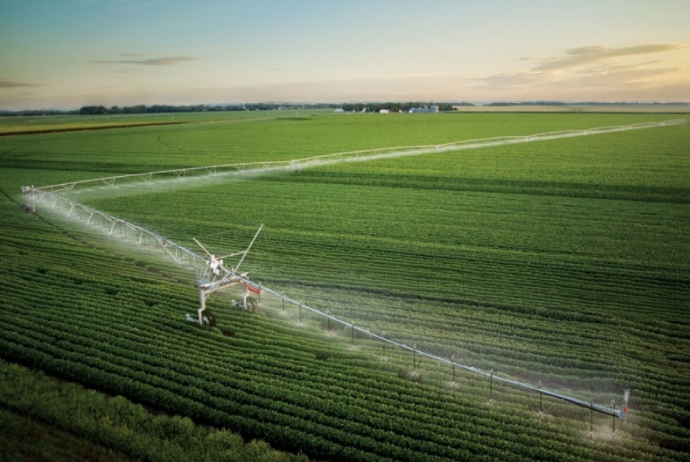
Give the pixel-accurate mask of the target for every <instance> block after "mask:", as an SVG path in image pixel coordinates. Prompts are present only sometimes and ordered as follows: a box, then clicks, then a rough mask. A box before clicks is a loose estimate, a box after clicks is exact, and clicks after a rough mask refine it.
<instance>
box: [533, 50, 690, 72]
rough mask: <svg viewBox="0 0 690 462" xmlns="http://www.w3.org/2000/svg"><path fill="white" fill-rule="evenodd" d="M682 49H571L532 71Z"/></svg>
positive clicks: (541, 63) (552, 69)
mask: <svg viewBox="0 0 690 462" xmlns="http://www.w3.org/2000/svg"><path fill="white" fill-rule="evenodd" d="M683 48H686V47H685V46H684V45H677V44H655V45H638V46H633V47H624V48H607V47H604V46H601V45H597V46H590V47H581V48H571V49H569V50H565V54H566V56H562V57H558V58H547V59H544V60H542V61H541V62H540V63H539V64H538V65H537V66H535V67H534V70H535V71H554V70H559V69H569V68H573V67H578V66H583V65H586V64H592V63H599V62H602V61H609V60H612V59H616V58H621V57H625V56H639V55H648V54H654V53H663V52H666V51H677V50H681V49H683Z"/></svg>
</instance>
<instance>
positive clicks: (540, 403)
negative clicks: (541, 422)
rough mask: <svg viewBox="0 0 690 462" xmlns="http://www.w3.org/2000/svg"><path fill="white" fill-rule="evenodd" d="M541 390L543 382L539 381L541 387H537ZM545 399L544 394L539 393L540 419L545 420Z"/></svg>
mask: <svg viewBox="0 0 690 462" xmlns="http://www.w3.org/2000/svg"><path fill="white" fill-rule="evenodd" d="M537 388H539V390H541V380H540V381H539V385H538V386H537ZM543 399H544V394H543V393H542V392H541V391H539V418H540V419H543V418H544V406H543Z"/></svg>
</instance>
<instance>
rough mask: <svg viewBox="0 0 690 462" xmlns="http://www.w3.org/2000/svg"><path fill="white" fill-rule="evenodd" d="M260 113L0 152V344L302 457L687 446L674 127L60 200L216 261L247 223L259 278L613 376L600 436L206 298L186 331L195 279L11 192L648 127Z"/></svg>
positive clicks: (429, 369) (444, 376)
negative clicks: (612, 409)
mask: <svg viewBox="0 0 690 462" xmlns="http://www.w3.org/2000/svg"><path fill="white" fill-rule="evenodd" d="M274 115H275V114H271V117H270V118H269V117H266V118H265V119H258V118H257V119H246V120H237V121H233V120H230V119H228V123H206V122H210V121H211V120H212V119H205V118H203V117H202V116H198V117H199V118H197V119H195V118H194V117H197V116H194V117H192V116H190V118H189V119H188V120H187V121H188V122H189V123H187V124H184V125H174V126H173V125H171V126H158V127H137V128H128V129H122V130H106V131H102V132H100V131H85V132H70V133H52V134H43V135H27V136H21V137H4V138H0V167H2V169H1V170H0V190H1V191H2V192H3V193H4V199H3V202H2V207H3V210H4V212H3V213H4V215H5V216H7V220H6V221H5V223H4V224H3V225H1V227H0V233H1V235H2V236H3V239H2V244H1V245H0V258H2V266H1V267H0V270H1V271H2V274H1V275H0V287H2V289H3V291H4V293H5V294H7V295H6V296H5V297H4V298H3V299H2V301H0V303H1V304H2V309H1V310H0V325H2V329H0V345H1V346H2V348H0V351H1V352H2V353H0V355H2V356H3V357H5V358H6V359H7V360H10V361H19V362H23V363H27V364H29V365H32V366H34V367H38V368H40V369H44V370H46V371H48V372H50V373H53V374H59V375H61V376H63V377H64V378H68V379H70V380H74V381H78V382H81V383H83V384H85V385H87V386H92V387H97V388H101V389H105V391H108V392H110V393H115V394H122V395H124V396H127V397H129V398H131V399H134V400H137V401H140V402H144V403H146V404H148V405H151V406H154V407H156V408H162V409H163V410H166V411H168V412H171V413H181V414H184V415H187V416H190V417H192V418H193V419H195V420H196V421H199V422H204V423H208V424H211V425H215V426H219V427H226V428H230V429H232V430H235V431H238V432H240V433H241V434H243V435H245V436H247V437H250V438H255V437H258V438H261V439H264V440H266V441H267V442H269V443H271V444H272V445H275V446H276V447H278V448H281V449H285V450H289V451H293V452H298V451H303V452H304V453H305V454H307V455H309V456H310V457H314V458H317V459H333V460H386V459H389V460H420V459H429V460H432V459H434V460H460V459H463V458H477V457H485V458H487V459H494V460H498V459H500V460H506V459H516V460H520V459H522V460H534V459H552V460H592V459H601V460H629V459H636V460H658V459H669V460H682V459H684V458H685V457H687V451H688V446H687V441H688V440H689V439H690V412H689V411H688V409H690V391H689V390H688V389H687V387H686V386H685V385H686V384H687V383H689V382H690V315H689V314H688V310H687V308H688V302H687V300H688V299H689V298H688V296H690V263H689V262H690V226H689V225H690V180H689V178H690V156H688V152H690V126H689V125H687V124H685V125H677V126H669V127H659V128H650V129H644V130H638V131H630V132H621V133H610V134H603V135H592V136H587V137H581V138H572V139H561V140H550V141H539V142H534V143H526V144H520V145H512V146H500V147H491V148H482V149H476V150H466V151H457V152H448V153H437V154H427V155H422V156H416V157H403V158H397V159H387V160H378V161H371V162H363V163H343V164H338V165H332V166H322V167H317V168H311V169H304V170H301V171H297V172H291V173H285V174H279V175H278V174H276V175H270V176H263V177H247V178H246V179H238V180H229V181H226V182H221V183H218V182H214V183H213V184H211V185H206V184H204V183H203V182H199V183H197V184H194V185H193V187H181V186H180V187H170V188H167V189H166V188H158V189H155V188H151V189H149V188H147V187H145V186H144V187H142V188H140V189H135V188H131V187H121V188H114V189H108V188H106V187H102V188H97V189H94V190H79V189H77V190H75V191H74V192H72V193H71V196H70V197H72V198H74V199H76V200H78V201H79V202H82V203H84V204H87V205H90V206H93V207H95V208H98V209H100V210H103V211H105V212H108V213H111V214H113V215H116V216H120V217H123V218H126V219H128V220H130V221H132V222H134V223H137V224H140V225H143V226H146V227H148V228H149V229H151V230H154V231H157V232H159V233H161V234H163V235H164V236H166V237H168V238H170V239H172V240H175V241H177V242H180V243H181V244H183V245H186V246H188V247H190V248H191V247H193V246H195V244H194V243H193V240H192V238H194V237H196V238H199V239H201V240H202V241H203V242H204V244H205V245H207V246H208V247H210V248H213V249H217V250H216V251H218V252H225V251H228V253H229V252H231V251H234V250H239V248H242V247H243V246H244V245H246V243H247V242H248V240H249V239H250V238H251V236H252V234H253V232H254V231H255V229H256V227H257V226H258V224H260V223H264V224H265V225H266V229H265V231H264V232H263V233H262V234H261V236H260V238H259V240H258V241H257V242H256V244H255V247H254V248H253V249H252V252H251V254H250V256H249V257H248V258H247V260H246V263H245V265H246V269H247V270H250V271H251V272H252V274H253V275H254V277H255V278H256V280H258V281H261V282H263V283H265V284H266V285H267V286H269V287H273V288H276V289H277V290H281V291H284V292H285V293H287V294H290V295H291V296H293V297H295V298H298V299H301V300H304V301H305V303H308V304H310V305H313V306H317V307H319V308H322V309H329V310H330V312H331V313H333V314H335V315H337V316H341V317H344V318H346V319H349V320H352V321H353V322H355V323H356V324H357V325H362V326H366V327H368V328H370V329H371V330H372V332H382V331H386V334H387V335H388V336H389V337H391V338H395V339H399V340H400V341H403V342H406V343H408V344H412V343H415V344H416V345H417V346H418V347H419V348H420V349H425V350H427V351H432V352H434V353H437V354H440V355H444V356H450V355H451V354H452V355H454V356H455V357H456V358H458V359H459V360H460V361H461V362H463V363H465V364H470V365H474V366H477V367H480V368H483V369H486V370H489V369H491V368H493V369H495V370H496V371H497V373H499V374H502V375H505V376H510V377H515V378H518V379H520V380H526V381H531V382H532V383H536V382H538V381H539V380H541V381H543V383H544V384H545V385H547V386H549V387H555V388H557V389H560V390H565V391H567V392H569V393H574V394H576V395H578V396H581V397H582V398H583V399H588V398H589V397H596V399H598V400H602V399H607V400H610V399H612V398H615V399H617V402H618V404H619V405H620V395H621V394H622V390H623V388H625V387H630V388H631V389H632V401H631V416H630V422H629V423H627V424H626V425H625V426H619V427H618V434H617V437H616V439H613V440H612V439H611V438H610V432H609V429H610V425H611V420H610V418H601V417H596V416H595V420H596V428H597V437H596V438H595V440H594V441H590V440H589V438H588V430H589V413H588V412H587V411H586V410H581V409H578V408H575V407H572V406H569V405H567V404H563V403H557V402H554V401H549V402H548V403H547V410H546V414H547V418H545V419H543V420H540V419H539V418H538V416H537V411H538V409H539V404H538V401H537V400H536V398H535V397H534V396H529V395H526V394H524V393H521V392H517V391H515V390H512V391H511V390H509V389H507V388H506V387H502V388H499V389H498V390H497V391H496V393H497V395H496V397H497V398H498V399H496V404H495V405H494V406H488V405H486V401H487V398H488V394H487V393H488V390H487V387H488V385H487V383H486V381H484V380H482V379H480V378H476V377H474V376H471V375H468V374H462V373H460V372H458V377H457V382H458V383H457V384H456V388H455V389H456V390H457V392H453V391H452V389H449V386H448V382H449V381H450V378H449V376H450V373H451V372H450V371H449V370H446V369H439V367H438V366H437V365H434V364H430V363H429V362H424V361H422V362H421V363H420V364H419V365H417V364H414V366H413V365H412V360H411V359H410V358H409V354H402V353H400V352H392V351H390V350H389V351H388V352H383V351H381V345H379V344H376V343H374V342H368V341H367V339H365V338H358V339H356V340H355V339H354V338H353V339H350V338H348V332H344V331H339V332H337V335H327V334H325V330H326V329H327V326H325V325H323V324H322V325H320V326H319V325H314V324H316V323H314V322H313V320H312V322H311V324H309V326H310V327H309V328H306V327H302V328H300V327H297V326H296V325H295V323H294V322H287V321H286V320H284V319H283V320H281V319H280V317H277V318H274V317H272V316H267V314H269V313H268V312H267V311H266V312H263V313H262V312H261V310H260V313H259V314H251V313H244V312H242V311H237V310H235V309H231V308H229V307H228V300H227V299H226V298H223V297H217V298H216V297H212V301H211V304H212V308H213V309H214V311H215V312H216V313H218V316H219V324H220V326H219V327H220V329H209V330H202V329H199V328H196V327H194V326H192V325H190V324H187V323H185V322H184V314H185V313H187V312H192V311H193V310H195V309H196V305H197V303H198V302H197V294H196V292H195V290H194V287H193V282H192V281H193V276H192V275H189V274H185V273H184V272H183V271H182V270H179V269H174V268H171V267H170V266H169V265H168V264H166V263H164V262H162V261H159V260H158V259H156V258H155V257H152V256H149V255H146V254H139V253H136V252H135V251H132V250H131V249H125V248H124V247H122V248H120V247H118V246H117V245H116V244H115V243H114V242H112V241H110V242H109V241H107V240H105V239H102V238H100V237H98V236H91V235H89V234H88V233H86V232H85V231H84V230H83V229H77V228H74V227H73V226H72V225H70V224H66V223H63V222H61V221H55V220H54V219H47V218H45V217H44V215H43V214H42V213H40V212H39V214H37V215H36V216H29V215H26V214H23V213H22V212H21V211H20V209H19V207H18V206H17V205H16V204H15V203H13V202H12V201H17V200H19V199H18V197H17V195H18V194H17V193H18V192H19V186H20V185H25V184H35V185H37V186H38V185H41V184H53V183H60V182H64V181H73V180H78V179H82V178H93V177H98V176H105V175H112V174H124V173H138V172H145V171H151V170H162V169H170V168H181V167H190V166H202V165H213V164H223V163H233V162H251V161H270V160H289V159H297V158H304V157H309V156H313V155H321V154H329V153H335V152H344V151H351V150H357V149H371V148H381V147H392V146H410V145H433V144H442V143H449V142H453V141H460V140H467V139H478V138H488V137H497V136H511V135H515V136H518V135H528V134H535V133H544V132H549V131H558V130H576V129H586V128H594V127H601V126H614V125H629V124H633V123H639V122H649V121H662V120H666V119H669V118H670V117H669V116H668V115H667V114H656V115H651V114H536V113H535V114H470V113H467V114H424V115H421V114H420V115H410V114H390V115H386V116H382V115H378V114H355V115H349V114H346V115H332V114H330V113H329V114H321V115H316V114H289V115H287V114H286V115H284V116H283V115H281V117H273V116H274ZM204 117H206V116H204ZM673 118H677V116H674V117H673ZM176 119H177V116H176ZM183 184H184V183H180V185H183ZM173 185H174V183H173ZM295 317H296V313H290V314H289V316H288V318H289V319H290V320H292V321H294V320H295ZM222 329H226V331H228V330H231V331H232V336H228V335H227V334H228V332H226V331H223V330H222ZM321 329H323V330H321ZM224 333H225V335H224ZM351 343H352V344H355V343H356V344H357V347H356V348H352V345H351ZM382 354H385V355H387V356H388V360H387V361H385V362H382V361H381V360H380V356H381V355H382ZM413 367H414V368H418V372H419V373H420V374H421V377H422V379H423V380H422V382H423V383H422V384H419V383H416V382H414V377H415V376H413V375H410V374H409V373H410V372H411V370H412V369H413ZM411 378H412V379H413V380H410V379H411ZM496 397H495V398H496ZM605 404H609V403H608V401H607V402H605ZM618 425H620V423H619V424H618Z"/></svg>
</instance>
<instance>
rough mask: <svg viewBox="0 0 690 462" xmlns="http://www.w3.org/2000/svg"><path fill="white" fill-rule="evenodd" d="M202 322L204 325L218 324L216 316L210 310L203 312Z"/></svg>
mask: <svg viewBox="0 0 690 462" xmlns="http://www.w3.org/2000/svg"><path fill="white" fill-rule="evenodd" d="M201 322H202V324H203V325H204V326H208V327H213V326H215V325H216V317H215V316H213V313H211V312H210V311H209V310H203V311H202V312H201Z"/></svg>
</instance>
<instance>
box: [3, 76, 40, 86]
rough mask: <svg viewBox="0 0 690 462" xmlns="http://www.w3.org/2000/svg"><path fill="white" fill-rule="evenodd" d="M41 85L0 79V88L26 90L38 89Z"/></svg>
mask: <svg viewBox="0 0 690 462" xmlns="http://www.w3.org/2000/svg"><path fill="white" fill-rule="evenodd" d="M40 86H41V85H38V84H35V83H28V82H18V81H16V80H8V79H3V78H2V77H0V88H27V87H40Z"/></svg>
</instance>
